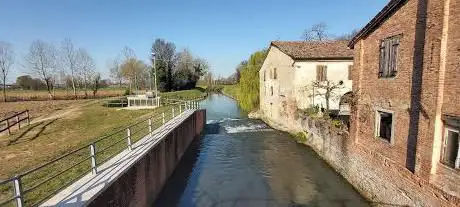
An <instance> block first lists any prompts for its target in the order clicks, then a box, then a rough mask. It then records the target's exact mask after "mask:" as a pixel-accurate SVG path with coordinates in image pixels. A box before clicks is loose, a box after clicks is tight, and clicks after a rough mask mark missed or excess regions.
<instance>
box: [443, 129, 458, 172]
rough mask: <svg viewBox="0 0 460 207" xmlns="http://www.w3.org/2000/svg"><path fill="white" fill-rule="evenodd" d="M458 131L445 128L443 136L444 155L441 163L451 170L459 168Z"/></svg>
mask: <svg viewBox="0 0 460 207" xmlns="http://www.w3.org/2000/svg"><path fill="white" fill-rule="evenodd" d="M459 134H460V133H459V130H458V129H455V128H450V127H446V128H445V135H444V154H443V159H442V162H443V163H444V164H446V165H447V166H449V167H452V168H460V153H459V145H460V140H459Z"/></svg>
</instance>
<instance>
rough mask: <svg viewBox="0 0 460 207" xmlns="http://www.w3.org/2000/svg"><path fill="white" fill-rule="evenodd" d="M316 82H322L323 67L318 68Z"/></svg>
mask: <svg viewBox="0 0 460 207" xmlns="http://www.w3.org/2000/svg"><path fill="white" fill-rule="evenodd" d="M316 81H321V65H317V66H316Z"/></svg>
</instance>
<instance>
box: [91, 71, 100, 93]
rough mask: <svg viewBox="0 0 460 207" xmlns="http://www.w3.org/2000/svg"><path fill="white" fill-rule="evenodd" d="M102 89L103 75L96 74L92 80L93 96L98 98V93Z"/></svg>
mask: <svg viewBox="0 0 460 207" xmlns="http://www.w3.org/2000/svg"><path fill="white" fill-rule="evenodd" d="M100 87H101V74H100V73H96V74H95V75H94V76H93V80H92V84H91V88H92V89H93V96H96V93H97V91H98V90H99V88H100Z"/></svg>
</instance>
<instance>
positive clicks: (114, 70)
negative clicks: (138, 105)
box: [109, 58, 123, 88]
mask: <svg viewBox="0 0 460 207" xmlns="http://www.w3.org/2000/svg"><path fill="white" fill-rule="evenodd" d="M109 68H110V77H111V78H112V79H113V80H115V81H116V82H117V83H118V86H119V87H120V88H121V83H122V82H123V73H122V72H121V67H120V60H119V59H118V58H115V59H114V60H113V61H110V62H109Z"/></svg>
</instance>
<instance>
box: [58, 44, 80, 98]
mask: <svg viewBox="0 0 460 207" xmlns="http://www.w3.org/2000/svg"><path fill="white" fill-rule="evenodd" d="M77 52H78V51H77V50H76V49H75V48H74V45H73V43H72V41H71V40H70V39H65V40H64V41H62V43H61V55H62V62H63V67H64V68H65V70H66V71H68V72H70V82H71V84H72V89H73V95H74V97H75V98H77V87H76V83H75V82H76V76H77V74H78V71H77V70H78V67H77V64H78V63H77Z"/></svg>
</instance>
